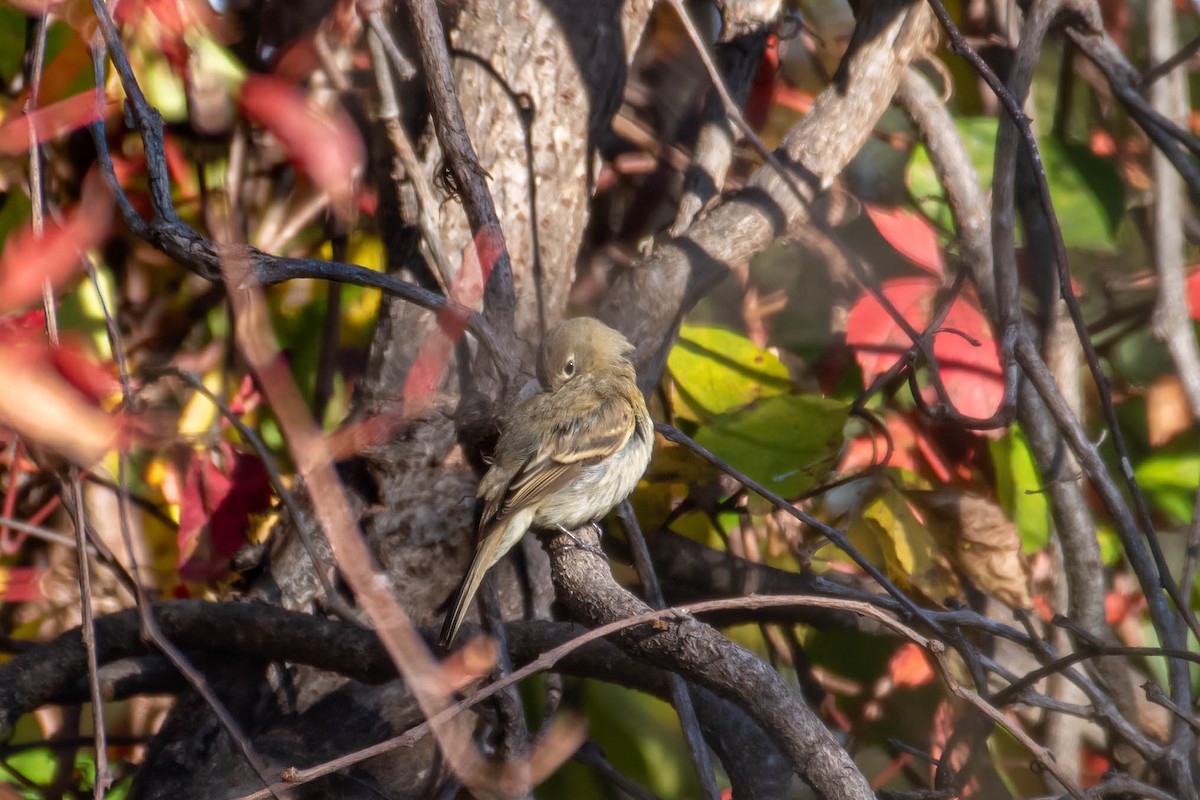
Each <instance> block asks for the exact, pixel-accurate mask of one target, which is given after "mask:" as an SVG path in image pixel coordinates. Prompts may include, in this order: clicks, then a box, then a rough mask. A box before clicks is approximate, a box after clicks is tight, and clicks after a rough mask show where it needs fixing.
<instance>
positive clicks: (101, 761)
mask: <svg viewBox="0 0 1200 800" xmlns="http://www.w3.org/2000/svg"><path fill="white" fill-rule="evenodd" d="M70 469H71V477H70V489H71V497H72V500H73V501H74V505H75V514H74V517H75V564H76V568H77V569H78V570H79V599H80V602H81V603H82V606H83V622H82V623H81V627H82V629H83V646H84V649H85V650H86V651H87V666H88V670H87V671H88V689H89V691H90V692H91V697H92V725H93V726H94V730H93V735H94V736H95V743H96V784H95V794H94V797H95V798H96V800H103V797H104V793H105V792H106V791H107V790H108V787H109V786H111V785H112V774H111V773H109V771H108V745H107V744H106V743H105V740H104V737H105V735H106V734H105V730H104V699H103V697H102V695H101V694H100V677H99V672H100V665H99V663H98V661H97V659H96V619H95V615H94V613H93V610H92V572H91V566H90V562H89V559H88V555H87V554H88V548H87V540H86V538H87V535H86V533H85V532H84V531H85V526H86V525H87V522H86V520H87V516H86V512H85V511H84V504H83V483H82V481H80V480H79V468H78V467H74V466H73V467H71V468H70Z"/></svg>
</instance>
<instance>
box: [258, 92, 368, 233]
mask: <svg viewBox="0 0 1200 800" xmlns="http://www.w3.org/2000/svg"><path fill="white" fill-rule="evenodd" d="M241 105H242V108H243V110H245V112H246V114H247V115H248V116H249V117H250V118H251V119H253V120H254V121H255V122H257V123H258V124H260V125H262V126H263V127H264V128H266V129H267V130H269V131H271V133H273V134H275V136H276V137H277V138H278V139H279V141H280V142H281V143H282V144H283V146H284V148H285V149H286V150H287V151H288V154H289V155H290V156H291V157H292V160H293V162H294V163H295V164H296V165H297V167H299V168H300V169H301V170H303V171H304V172H305V173H306V174H307V175H308V176H309V178H311V179H312V181H313V183H315V184H316V185H317V186H318V187H320V188H321V189H323V190H325V191H326V192H328V193H329V196H330V197H331V198H332V200H333V203H334V206H335V207H336V208H341V209H349V208H351V204H352V203H353V201H354V184H355V178H356V176H357V175H358V173H359V171H360V169H361V167H362V164H363V159H364V150H363V144H362V139H361V138H359V135H358V131H357V130H355V128H354V125H353V123H352V122H351V121H350V118H349V117H347V116H346V115H345V114H338V115H337V116H331V115H329V114H327V113H325V112H324V111H321V110H319V109H317V108H315V107H313V106H312V105H310V104H309V102H308V97H307V96H306V95H305V94H304V92H302V91H301V90H299V89H297V88H296V87H295V86H292V85H291V84H289V83H286V82H285V81H281V80H279V79H278V78H273V77H270V76H266V75H251V76H250V77H248V78H247V79H246V82H245V83H244V84H242V97H241Z"/></svg>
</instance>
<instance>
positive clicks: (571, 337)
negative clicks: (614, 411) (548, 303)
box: [537, 317, 633, 392]
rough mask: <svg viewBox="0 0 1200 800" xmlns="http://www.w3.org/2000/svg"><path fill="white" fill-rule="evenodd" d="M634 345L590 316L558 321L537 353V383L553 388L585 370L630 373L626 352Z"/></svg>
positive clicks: (544, 387)
mask: <svg viewBox="0 0 1200 800" xmlns="http://www.w3.org/2000/svg"><path fill="white" fill-rule="evenodd" d="M632 352H633V345H631V344H630V343H629V340H628V339H626V338H625V337H624V336H622V335H621V334H620V333H618V332H617V331H615V330H613V329H612V328H610V327H608V326H607V325H605V324H604V323H603V322H601V321H600V320H598V319H593V318H592V317H576V318H575V319H569V320H567V321H565V322H562V323H559V324H558V325H556V326H555V327H554V328H552V329H551V330H550V332H549V333H547V334H546V338H545V339H543V340H542V349H541V351H540V352H539V353H538V364H537V374H538V382H539V383H541V384H542V388H543V389H545V390H546V391H551V392H552V391H554V390H555V389H558V388H559V387H560V386H562V385H563V384H565V383H566V382H567V381H569V380H571V379H572V378H576V377H578V376H580V375H586V374H588V373H594V372H601V371H608V370H618V371H621V372H625V371H628V372H630V373H632V372H633V365H632V364H631V363H630V361H629V354H630V353H632Z"/></svg>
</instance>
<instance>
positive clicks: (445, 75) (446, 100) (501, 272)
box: [408, 0, 517, 380]
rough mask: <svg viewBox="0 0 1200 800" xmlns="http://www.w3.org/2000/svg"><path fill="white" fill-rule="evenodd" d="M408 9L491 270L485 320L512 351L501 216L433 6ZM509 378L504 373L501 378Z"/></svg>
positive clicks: (423, 1) (459, 184)
mask: <svg viewBox="0 0 1200 800" xmlns="http://www.w3.org/2000/svg"><path fill="white" fill-rule="evenodd" d="M408 7H409V11H410V13H411V15H412V21H413V33H414V35H415V36H416V39H417V53H418V56H419V57H420V61H421V68H422V70H423V71H424V73H425V85H426V87H427V88H428V90H429V99H430V106H431V111H432V115H433V123H434V129H435V131H436V132H437V138H438V143H439V144H440V145H441V148H442V152H443V153H444V154H445V158H446V165H447V167H449V170H450V172H451V174H452V175H453V176H454V182H455V189H456V190H457V192H458V195H459V197H461V198H462V201H463V210H464V211H466V215H467V220H468V222H470V225H471V232H472V234H473V237H474V243H475V247H476V248H477V249H479V250H480V258H479V263H480V265H481V266H482V267H483V268H484V269H488V268H489V267H490V269H491V274H490V275H489V276H488V277H487V284H486V286H485V287H484V316H486V317H487V319H488V322H489V323H490V324H491V326H492V329H493V331H494V332H495V333H496V334H497V335H498V336H500V340H499V342H498V345H499V349H501V350H504V351H506V352H515V349H514V345H515V339H514V336H515V333H514V330H515V329H514V317H515V313H516V306H517V300H516V290H515V288H514V285H513V274H512V264H511V262H510V260H509V254H508V246H507V245H506V244H505V241H504V231H503V229H502V228H501V226H500V218H499V217H498V216H497V215H496V207H495V203H494V202H493V201H492V193H491V191H489V190H488V187H487V183H486V182H485V181H484V176H485V175H487V172H486V170H484V168H483V167H482V166H481V165H480V163H479V158H478V156H477V155H476V154H475V148H474V146H473V145H472V144H471V139H470V137H469V136H468V135H467V128H466V121H465V120H464V119H463V113H462V107H461V106H460V105H459V102H458V93H457V92H456V90H455V86H454V71H453V68H452V67H451V65H450V51H449V49H448V48H447V46H446V34H445V32H444V31H443V30H442V20H441V15H440V13H439V11H438V7H437V2H436V0H411V2H409V4H408ZM510 374H511V373H510ZM507 377H508V375H502V376H501V380H505V379H506V378H507Z"/></svg>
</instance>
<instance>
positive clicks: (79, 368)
mask: <svg viewBox="0 0 1200 800" xmlns="http://www.w3.org/2000/svg"><path fill="white" fill-rule="evenodd" d="M50 363H51V364H53V365H54V368H55V369H56V370H58V374H59V375H62V376H63V378H64V379H66V381H67V383H69V384H71V386H73V387H74V388H75V390H76V391H78V392H79V393H80V394H82V395H83V396H84V397H86V398H88V399H89V400H91V401H92V402H93V403H96V404H100V403H102V402H103V401H105V400H107V399H109V398H110V397H112V396H113V395H114V394H120V392H121V381H120V380H119V379H118V378H117V376H116V375H115V374H114V373H115V369H112V368H109V369H106V368H105V367H103V366H101V365H100V364H97V363H96V362H95V361H93V360H92V359H91V358H89V357H88V356H87V354H86V353H85V352H84V351H83V349H82V348H81V347H79V345H77V344H75V343H73V342H70V341H63V343H62V345H61V346H59V347H51V348H50Z"/></svg>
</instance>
